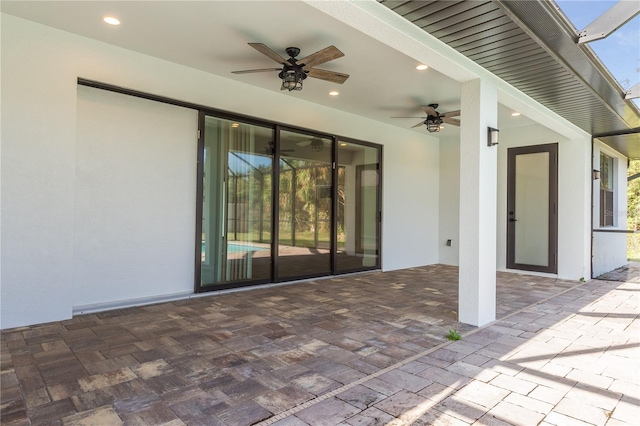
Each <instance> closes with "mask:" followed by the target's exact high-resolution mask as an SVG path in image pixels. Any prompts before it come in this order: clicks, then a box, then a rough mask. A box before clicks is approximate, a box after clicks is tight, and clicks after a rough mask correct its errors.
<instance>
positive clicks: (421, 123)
mask: <svg viewBox="0 0 640 426" xmlns="http://www.w3.org/2000/svg"><path fill="white" fill-rule="evenodd" d="M423 124H424V121H421V122H419V123H418V124H416V125H415V126H411V128H412V129H413V128H414V127H419V126H422V125H423Z"/></svg>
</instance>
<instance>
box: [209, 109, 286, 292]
mask: <svg viewBox="0 0 640 426" xmlns="http://www.w3.org/2000/svg"><path fill="white" fill-rule="evenodd" d="M273 140H274V131H273V129H270V128H265V127H260V126H255V125H251V124H245V123H240V122H235V121H230V120H224V119H220V118H215V117H211V116H206V117H205V118H204V137H203V149H202V154H201V155H202V158H201V164H202V182H201V186H202V217H201V221H202V229H201V239H200V277H201V278H200V285H201V286H202V287H228V285H227V284H230V283H239V282H243V281H247V282H268V281H269V280H270V279H271V261H272V256H271V212H272V210H273V209H272V186H273V183H272V170H273V148H272V147H273Z"/></svg>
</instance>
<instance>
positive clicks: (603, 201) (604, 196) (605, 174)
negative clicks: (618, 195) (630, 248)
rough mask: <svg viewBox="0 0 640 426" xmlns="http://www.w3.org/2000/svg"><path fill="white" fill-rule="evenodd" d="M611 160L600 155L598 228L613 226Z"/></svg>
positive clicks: (604, 155) (606, 156)
mask: <svg viewBox="0 0 640 426" xmlns="http://www.w3.org/2000/svg"><path fill="white" fill-rule="evenodd" d="M613 201H614V197H613V158H611V157H609V156H608V155H606V154H603V153H600V226H614V223H613V222H614V221H613Z"/></svg>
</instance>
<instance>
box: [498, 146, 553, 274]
mask: <svg viewBox="0 0 640 426" xmlns="http://www.w3.org/2000/svg"><path fill="white" fill-rule="evenodd" d="M543 152H548V153H549V211H548V214H549V235H548V244H549V246H548V253H549V255H548V259H547V266H540V265H528V264H523V263H516V261H515V246H516V244H515V243H516V241H515V222H516V221H517V213H518V212H516V211H515V200H516V180H515V173H516V157H517V156H518V155H522V154H535V153H543ZM507 268H508V269H518V270H523V271H533V272H546V273H550V274H557V273H558V144H557V143H552V144H544V145H531V146H523V147H517V148H509V149H508V150H507Z"/></svg>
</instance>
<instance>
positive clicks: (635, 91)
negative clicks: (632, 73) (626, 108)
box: [624, 83, 640, 99]
mask: <svg viewBox="0 0 640 426" xmlns="http://www.w3.org/2000/svg"><path fill="white" fill-rule="evenodd" d="M624 98H625V99H636V98H640V83H638V84H636V85H635V86H633V87H632V88H631V89H629V90H627V93H626V94H625V96H624Z"/></svg>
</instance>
